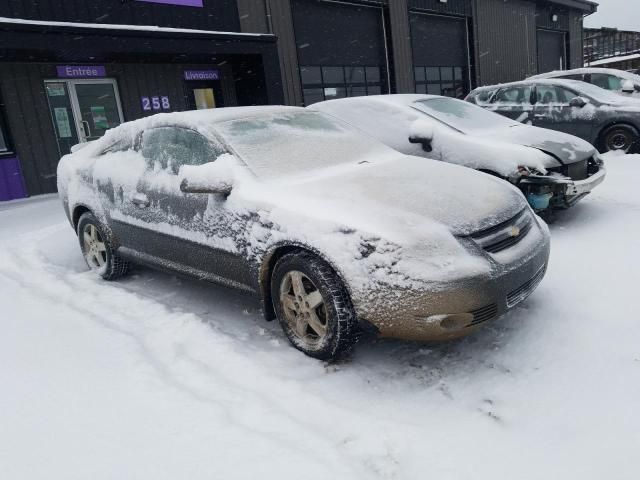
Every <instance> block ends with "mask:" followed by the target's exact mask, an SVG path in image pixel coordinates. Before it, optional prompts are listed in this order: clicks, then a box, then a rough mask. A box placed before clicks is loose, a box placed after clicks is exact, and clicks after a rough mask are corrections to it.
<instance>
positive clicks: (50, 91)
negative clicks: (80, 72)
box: [45, 79, 123, 156]
mask: <svg viewBox="0 0 640 480" xmlns="http://www.w3.org/2000/svg"><path fill="white" fill-rule="evenodd" d="M45 87H46V91H47V99H48V101H49V110H50V112H51V118H52V121H53V125H54V129H55V132H56V137H57V140H58V150H59V152H60V155H61V156H62V155H66V154H67V153H69V152H70V151H71V147H72V146H73V145H75V144H76V143H82V142H89V141H91V140H96V139H98V138H100V137H102V135H104V133H105V132H106V131H107V130H108V129H110V128H113V127H117V126H118V125H120V124H121V123H122V122H123V117H122V107H121V106H120V96H119V94H118V86H117V84H116V81H115V80H113V79H99V80H93V79H92V80H47V81H45Z"/></svg>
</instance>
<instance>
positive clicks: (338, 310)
mask: <svg viewBox="0 0 640 480" xmlns="http://www.w3.org/2000/svg"><path fill="white" fill-rule="evenodd" d="M271 299H272V301H273V305H274V308H275V312H276V315H277V317H278V320H279V321H280V326H281V327H282V329H283V331H284V333H285V335H286V336H287V338H288V339H289V341H290V342H291V344H292V345H293V346H294V347H295V348H297V349H298V350H300V351H302V352H303V353H305V354H307V355H309V356H310V357H313V358H317V359H320V360H335V359H338V358H341V357H343V356H345V355H346V354H347V353H348V352H350V351H351V349H352V348H353V346H354V345H355V343H356V342H357V340H358V324H357V318H356V314H355V310H354V308H353V306H352V304H351V299H350V297H349V294H348V292H347V290H346V288H345V287H344V285H343V283H342V281H341V280H340V278H339V277H338V275H337V274H336V272H335V271H334V270H333V269H332V268H331V267H330V266H329V265H327V263H326V262H324V261H323V260H321V259H320V258H318V257H316V256H314V255H312V254H310V253H307V252H295V253H290V254H287V255H285V256H283V257H282V258H280V259H279V260H278V262H277V263H276V266H275V268H274V270H273V274H272V276H271Z"/></svg>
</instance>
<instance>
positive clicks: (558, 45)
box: [537, 30, 567, 73]
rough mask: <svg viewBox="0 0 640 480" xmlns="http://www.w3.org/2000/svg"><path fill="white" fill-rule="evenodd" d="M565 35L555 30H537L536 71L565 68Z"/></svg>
mask: <svg viewBox="0 0 640 480" xmlns="http://www.w3.org/2000/svg"><path fill="white" fill-rule="evenodd" d="M566 36H567V34H566V33H564V32H558V31H555V30H538V38H537V44H538V73H546V72H552V71H554V70H566V69H567V50H566V45H567V44H566Z"/></svg>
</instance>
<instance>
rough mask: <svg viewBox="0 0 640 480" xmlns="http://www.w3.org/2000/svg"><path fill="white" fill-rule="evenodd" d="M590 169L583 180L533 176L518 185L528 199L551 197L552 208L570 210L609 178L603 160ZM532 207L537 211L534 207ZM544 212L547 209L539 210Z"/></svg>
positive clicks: (550, 205)
mask: <svg viewBox="0 0 640 480" xmlns="http://www.w3.org/2000/svg"><path fill="white" fill-rule="evenodd" d="M589 168H590V169H591V170H590V171H589V176H588V177H587V178H585V179H583V180H573V179H571V178H570V177H568V176H559V175H557V176H552V175H531V176H529V177H525V178H523V179H522V180H521V181H520V182H519V184H518V185H519V186H520V189H521V190H522V191H523V193H524V194H525V195H526V196H527V197H529V196H533V197H536V196H540V195H549V197H550V201H549V207H550V208H556V209H563V208H570V207H572V206H573V205H575V204H576V203H577V202H579V201H580V200H582V199H583V198H584V197H585V196H587V195H588V194H589V193H591V192H592V191H593V189H595V188H596V187H597V186H598V185H600V184H601V183H602V182H603V181H604V179H605V178H606V176H607V170H606V168H605V166H604V162H602V161H601V160H598V161H597V162H595V163H594V164H592V165H590V166H589ZM594 169H595V171H593V170H594ZM532 207H533V208H534V209H535V206H534V205H532ZM542 210H545V209H537V211H542Z"/></svg>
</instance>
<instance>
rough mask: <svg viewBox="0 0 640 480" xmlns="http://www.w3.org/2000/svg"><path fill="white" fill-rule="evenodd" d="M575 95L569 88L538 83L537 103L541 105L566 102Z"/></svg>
mask: <svg viewBox="0 0 640 480" xmlns="http://www.w3.org/2000/svg"><path fill="white" fill-rule="evenodd" d="M573 97H575V95H574V94H573V93H571V92H570V91H569V90H565V89H564V88H561V87H556V86H553V85H538V87H537V88H536V103H538V104H540V105H552V104H556V105H557V104H566V103H569V101H570V100H571V99H572V98H573Z"/></svg>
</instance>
